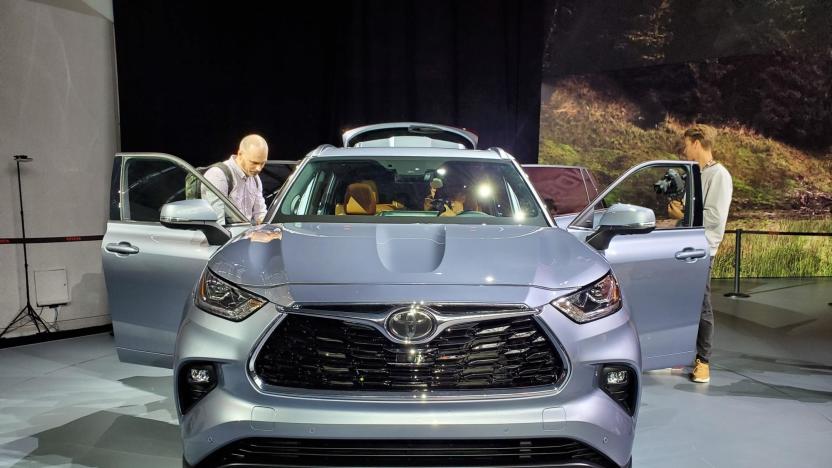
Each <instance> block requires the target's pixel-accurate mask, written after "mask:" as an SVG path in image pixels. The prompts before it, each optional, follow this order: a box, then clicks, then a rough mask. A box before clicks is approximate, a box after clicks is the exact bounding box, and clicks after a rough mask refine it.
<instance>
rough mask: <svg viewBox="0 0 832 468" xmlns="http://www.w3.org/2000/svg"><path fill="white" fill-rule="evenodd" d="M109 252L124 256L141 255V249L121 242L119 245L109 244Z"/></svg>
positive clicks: (107, 247)
mask: <svg viewBox="0 0 832 468" xmlns="http://www.w3.org/2000/svg"><path fill="white" fill-rule="evenodd" d="M104 248H105V249H107V252H113V253H117V254H122V255H133V254H137V253H139V248H138V247H136V246H134V245H132V244H131V243H129V242H119V243H118V244H107V246H106V247H104Z"/></svg>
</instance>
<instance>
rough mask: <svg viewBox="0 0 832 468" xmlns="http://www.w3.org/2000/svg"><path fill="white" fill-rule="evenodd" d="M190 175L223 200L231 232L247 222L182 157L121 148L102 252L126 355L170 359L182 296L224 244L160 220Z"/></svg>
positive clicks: (120, 347) (157, 361)
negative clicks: (162, 211)
mask: <svg viewBox="0 0 832 468" xmlns="http://www.w3.org/2000/svg"><path fill="white" fill-rule="evenodd" d="M188 174H192V175H194V176H195V177H197V178H199V179H200V180H201V182H202V183H203V184H204V185H205V187H206V189H208V190H210V191H211V192H213V193H214V195H216V196H217V197H218V198H219V199H220V201H221V202H222V203H223V204H224V208H225V222H224V224H225V227H226V228H227V229H228V230H229V231H231V233H232V235H233V234H237V233H239V232H241V231H242V230H245V229H247V228H248V227H249V226H250V225H249V224H248V223H247V222H245V221H244V217H243V215H242V214H240V212H239V210H238V209H237V208H236V207H235V206H233V204H232V203H231V202H229V201H228V199H227V198H226V197H225V196H223V195H221V194H219V193H218V192H217V191H216V189H214V188H213V186H212V185H211V184H210V183H209V182H207V181H206V180H205V178H203V177H202V175H200V174H199V173H198V172H197V171H196V170H194V168H193V167H191V166H190V165H189V164H187V163H186V162H184V161H182V160H181V159H179V158H177V157H175V156H170V155H166V154H159V153H147V154H139V153H121V154H118V155H116V157H115V160H114V162H113V176H112V180H111V200H110V219H109V221H108V222H107V232H106V234H105V235H104V241H103V242H102V245H101V255H102V263H103V266H104V276H105V279H106V282H107V297H108V300H109V308H110V315H111V317H112V321H113V335H114V337H115V344H116V350H117V352H118V356H119V359H120V360H121V361H124V362H132V363H137V364H145V365H152V366H159V367H171V366H172V364H173V351H174V345H175V342H176V334H177V332H178V330H179V324H180V322H181V320H182V312H183V308H184V305H185V301H186V300H188V298H189V296H190V294H191V291H192V290H193V287H194V284H196V281H197V279H198V277H199V275H200V273H201V272H202V270H203V268H204V267H205V264H206V263H207V261H208V258H209V257H210V256H211V255H212V254H213V253H214V252H215V251H216V250H217V248H218V247H219V246H218V245H211V244H210V243H209V242H208V240H207V238H206V236H205V234H203V233H202V232H200V231H186V230H178V229H176V230H175V229H170V228H167V227H164V226H162V224H161V223H160V221H159V216H160V212H161V210H162V206H163V205H165V204H166V203H170V202H174V201H179V200H183V199H185V178H186V176H187V175H188ZM219 216H220V215H218V217H219Z"/></svg>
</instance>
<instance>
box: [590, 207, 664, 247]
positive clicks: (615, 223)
mask: <svg viewBox="0 0 832 468" xmlns="http://www.w3.org/2000/svg"><path fill="white" fill-rule="evenodd" d="M653 229H656V214H655V213H653V210H651V209H649V208H644V207H641V206H637V205H626V204H623V203H616V204H614V205H612V206H611V207H609V208H608V209H607V211H606V212H605V213H604V214H603V215H602V216H601V219H600V220H599V222H598V229H597V230H596V231H595V232H594V233H592V234H590V235H589V236H587V238H586V243H587V244H589V245H591V246H592V247H595V248H596V249H597V250H607V248H608V247H609V246H610V241H612V238H613V237H615V236H617V235H624V234H647V233H648V232H651V231H653Z"/></svg>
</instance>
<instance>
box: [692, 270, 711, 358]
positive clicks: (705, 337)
mask: <svg viewBox="0 0 832 468" xmlns="http://www.w3.org/2000/svg"><path fill="white" fill-rule="evenodd" d="M713 267H714V258H713V257H711V258H710V265H709V266H708V281H707V282H706V283H705V298H704V299H703V300H702V315H700V316H699V334H697V336H696V355H697V357H698V358H699V359H702V360H704V361H706V362H707V361H710V360H711V344H713V341H714V309H713V308H712V307H711V270H713Z"/></svg>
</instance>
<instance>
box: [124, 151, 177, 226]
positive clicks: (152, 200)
mask: <svg viewBox="0 0 832 468" xmlns="http://www.w3.org/2000/svg"><path fill="white" fill-rule="evenodd" d="M126 171H127V187H126V188H127V194H126V195H127V196H126V198H127V200H126V201H127V208H128V209H127V210H126V212H125V213H124V219H126V220H131V221H152V222H158V221H159V213H160V212H161V210H162V205H164V204H165V203H170V202H174V201H178V200H184V199H185V175H186V172H185V170H184V169H182V168H181V167H179V166H177V165H176V164H175V163H173V162H171V161H165V160H160V159H142V158H135V159H129V160H128V161H127V165H126Z"/></svg>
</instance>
